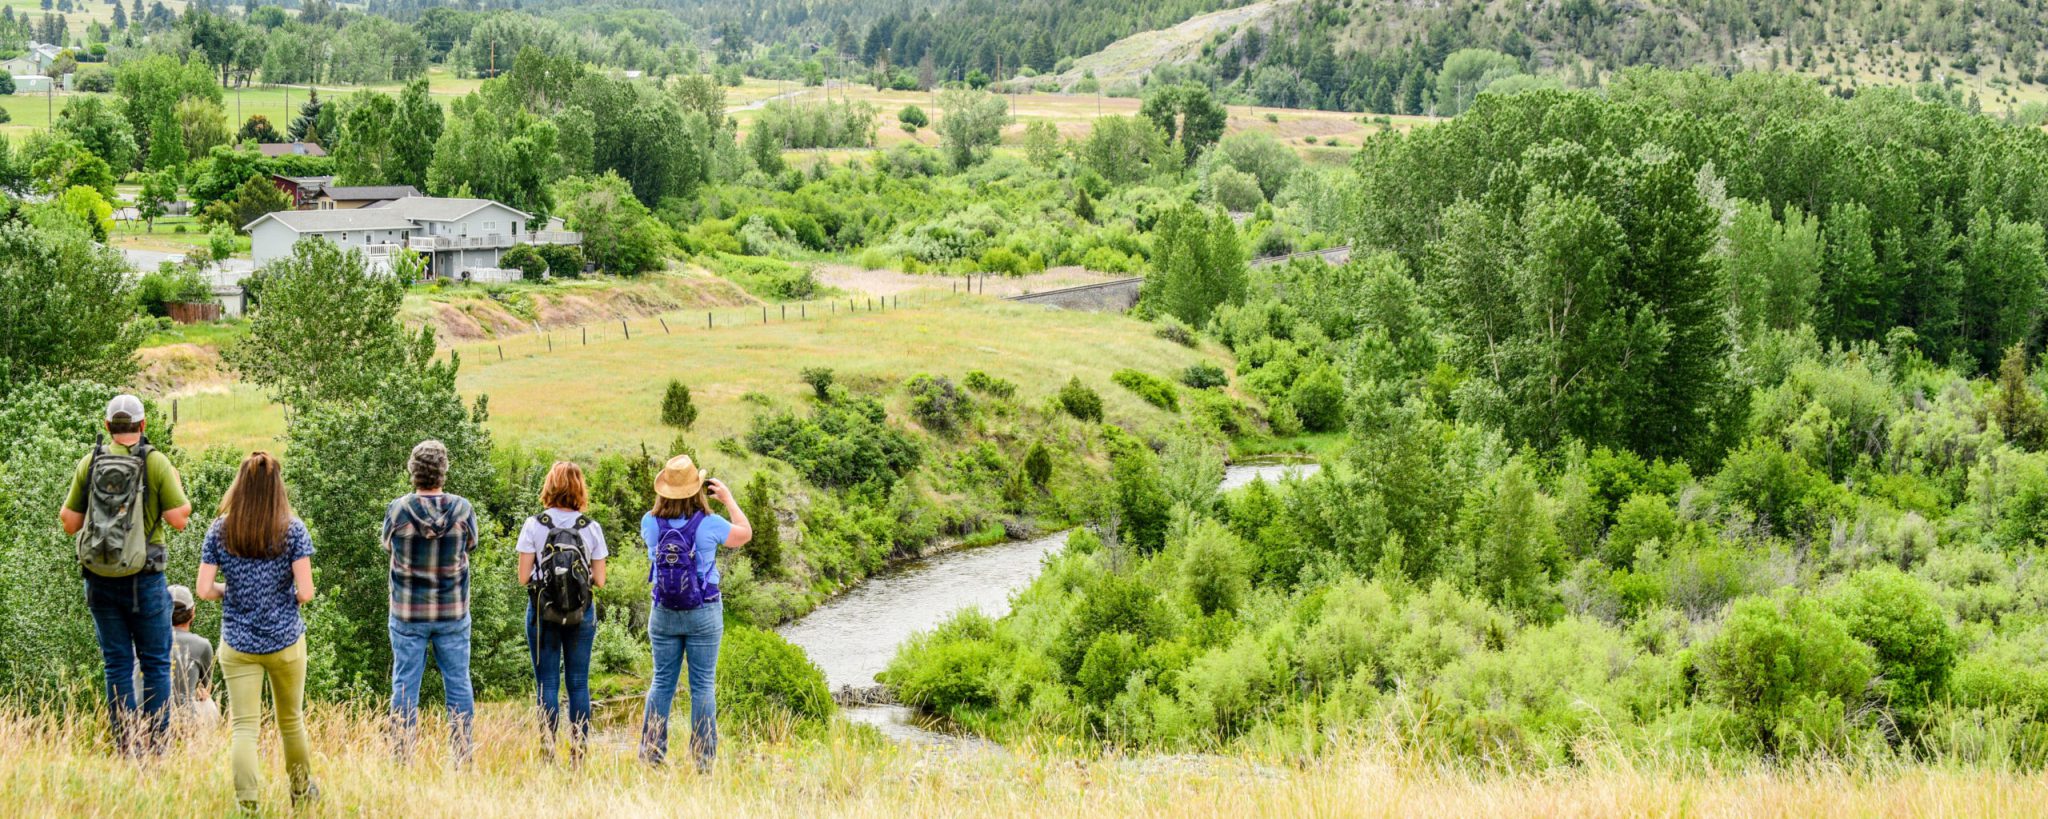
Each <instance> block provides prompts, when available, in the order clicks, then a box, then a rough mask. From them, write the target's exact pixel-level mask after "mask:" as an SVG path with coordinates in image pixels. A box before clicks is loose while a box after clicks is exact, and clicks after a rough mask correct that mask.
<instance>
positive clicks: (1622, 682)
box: [884, 73, 2048, 770]
mask: <svg viewBox="0 0 2048 819" xmlns="http://www.w3.org/2000/svg"><path fill="white" fill-rule="evenodd" d="M1759 142H1760V143H1762V145H1758V144H1756V143H1759ZM1800 146H1808V147H1805V148H1802V147H1800ZM1823 146H1825V147H1823ZM2044 158H2048V135H2044V134H2043V133H2041V132H2040V131H2038V130H2035V129H2026V128H2013V127H2008V126H2004V125H2001V124H1998V123H1996V122H1993V121H1991V120H1988V119H1984V118H1981V117H1973V116H1970V115H1968V114H1966V113H1964V112H1962V111H1958V110H1956V109H1953V108H1949V107H1945V106H1941V105H1936V104H1929V103H1926V102H1922V101H1918V100H1915V99H1912V98H1911V97H1909V96H1906V95H1903V94H1890V93H1884V92H1875V91H1867V92H1865V93H1862V94H1859V95H1857V97H1856V98H1855V99H1854V100H1852V101H1846V102H1845V101H1842V100H1839V99H1835V98H1832V97H1829V96H1827V95H1825V94H1824V93H1822V91H1821V90H1820V89H1818V88H1816V87H1813V86H1811V85H1809V84H1806V83H1803V82H1800V81H1797V80H1790V79H1785V78H1779V77H1772V76H1766V75H1740V76H1737V77H1735V78H1733V79H1723V78H1715V77H1710V76H1708V75H1705V74H1673V73H1639V74H1631V75H1628V76H1626V77H1624V78H1622V79H1621V80H1619V81H1617V82H1616V83H1615V85H1614V87H1613V88H1612V89H1611V90H1610V92H1609V93H1608V94H1606V95H1604V96H1598V95H1592V94H1584V93H1577V94H1574V93H1564V92H1555V91H1552V92H1531V93H1526V94H1521V95H1516V96H1511V97H1508V96H1491V95H1489V96H1485V97H1481V98H1480V100H1479V101H1478V103H1477V104H1476V105H1475V107H1474V108H1473V110H1472V111H1470V112H1468V113H1466V114H1465V115H1464V116H1462V117H1459V118H1458V119H1456V120H1453V121H1450V122H1448V123H1445V124H1441V125H1438V126H1434V127H1430V128H1424V129H1418V130H1416V131H1414V132H1413V133H1412V134H1407V135H1400V134H1389V135H1384V136H1381V137H1379V138H1376V139H1375V140H1373V141H1372V142H1370V143H1369V144H1367V145H1366V146H1365V148H1364V149H1363V150H1362V151H1361V152H1360V153H1359V155H1358V158H1357V160H1356V162H1355V163H1354V170H1355V171H1356V175H1357V177H1356V180H1355V182H1354V183H1353V184H1355V185H1356V186H1357V187H1356V188H1355V189H1354V195H1353V197H1352V198H1348V199H1347V200H1346V201H1347V205H1346V207H1345V209H1344V211H1343V214H1342V216H1341V218H1343V219H1345V220H1348V221H1349V222H1350V225H1351V227H1350V228H1349V229H1348V230H1347V231H1346V232H1347V233H1348V235H1350V236H1351V237H1352V239H1353V241H1354V242H1355V243H1356V246H1357V249H1356V250H1355V251H1354V254H1353V257H1352V261H1351V262H1350V263H1348V264H1346V265H1344V266H1342V267H1337V268H1331V267H1327V266H1324V265H1322V264H1321V263H1319V262H1303V263H1296V264H1292V265H1289V266H1286V267H1281V268H1263V269H1259V270H1254V271H1251V276H1250V281H1249V285H1248V286H1239V285H1237V284H1234V283H1232V279H1233V278H1235V277H1238V276H1242V275H1243V273H1242V271H1241V269H1236V270H1233V269H1230V268H1229V267H1227V266H1217V267H1209V268H1205V266H1204V265H1202V264H1185V265H1180V266H1178V267H1168V268H1164V269H1162V270H1160V271H1159V272H1157V273H1155V274H1154V277H1155V279H1158V280H1157V281H1151V282H1148V285H1147V288H1148V289H1147V297H1146V302H1145V303H1144V304H1141V306H1140V311H1141V312H1144V311H1148V310H1149V311H1154V312H1164V313H1171V314H1173V315H1175V316H1176V317H1178V318H1180V319H1182V320H1183V321H1186V322H1188V323H1189V324H1190V325H1193V326H1197V327H1200V328H1202V330H1203V332H1204V334H1205V335H1207V336H1209V337H1211V338H1214V339H1216V340H1218V341H1220V342H1221V343H1223V344H1224V345H1226V346H1228V347H1229V348H1231V350H1232V352H1233V354H1234V355H1235V358H1236V364H1237V368H1236V383H1238V384H1239V385H1241V386H1242V388H1243V389H1244V391H1245V392H1246V393H1248V394H1249V395H1251V396H1252V397H1254V398H1256V399H1258V401H1259V402H1260V403H1262V404H1263V405H1264V406H1265V407H1267V417H1268V422H1269V423H1270V425H1271V426H1272V427H1273V428H1274V429H1275V430H1276V431H1278V430H1279V429H1280V428H1281V427H1293V426H1295V425H1298V428H1299V429H1300V430H1302V431H1308V432H1316V431H1330V430H1337V431H1341V432H1342V439H1341V443H1337V444H1333V445H1331V448H1332V449H1333V450H1334V451H1335V455H1334V457H1331V458H1329V459H1327V463H1326V467H1327V468H1326V469H1324V470H1323V471H1322V472H1321V473H1319V474H1317V475H1315V476H1314V477H1311V478H1308V479H1306V480H1298V481H1289V482H1286V483H1284V484H1281V485H1277V486H1275V485H1265V484H1258V485H1253V486H1251V487H1248V488H1245V489H1242V490H1239V491H1235V492H1232V493H1229V494H1227V495H1221V496H1219V495H1218V494H1217V493H1216V492H1215V491H1214V487H1215V485H1216V483H1215V480H1214V479H1213V477H1212V476H1213V475H1214V474H1216V473H1217V472H1218V471H1219V470H1220V469H1221V463H1220V455H1219V454H1218V453H1216V452H1213V451H1206V450H1203V449H1201V448H1199V447H1191V446H1187V445H1181V444H1174V443H1171V442H1169V443H1168V445H1166V446H1165V447H1164V448H1163V449H1157V448H1155V447H1151V446H1147V445H1145V444H1146V442H1145V440H1144V437H1143V436H1128V437H1125V436H1118V435H1115V434H1110V435H1107V436H1106V442H1107V445H1108V447H1109V451H1110V455H1111V459H1112V464H1113V465H1112V467H1111V470H1110V474H1111V477H1112V486H1111V488H1110V495H1111V496H1112V498H1113V500H1114V505H1115V508H1114V510H1113V513H1112V514H1111V515H1108V516H1106V517H1104V518H1100V519H1098V520H1096V521H1095V522H1094V525H1093V526H1092V527H1089V528H1087V529H1084V530H1081V531H1077V532H1076V533H1075V534H1073V535H1072V537H1071V538H1070V539H1069V541H1068V547H1067V549H1066V550H1065V552H1064V553H1063V554H1061V555H1059V556H1058V557H1057V558H1054V559H1052V560H1051V561H1049V563H1048V565H1047V568H1046V571H1045V573H1044V574H1043V576H1041V577H1040V578H1039V579H1038V581H1037V582H1036V583H1035V584H1034V585H1033V586H1032V587H1031V588H1030V589H1028V590H1027V591H1025V592H1023V593H1022V594H1020V595H1019V596H1018V598H1017V599H1016V600H1015V601H1014V605H1013V606H1012V607H1011V608H1010V610H1009V613H1008V614H1007V615H1006V616H1004V617H1002V618H1000V619H991V618H989V617H986V616H983V615H981V614H979V613H977V612H973V611H968V612H964V613H962V614H960V615H958V616H956V617H954V618H953V619H952V620H951V621H949V622H947V623H946V624H945V625H943V626H941V627H940V628H938V629H936V630H935V631H933V632H930V633H928V634H925V635H923V636H922V637H920V638H918V639H916V640H914V641H913V642H912V643H910V644H909V645H907V646H906V647H905V648H904V649H903V650H902V651H901V652H900V653H899V655H898V656H897V658H896V659H895V661H894V663H893V664H892V666H891V667H890V668H889V669H888V671H887V672H886V673H885V675H884V682H885V683H886V684H887V685H888V686H889V687H890V688H891V689H892V690H893V691H894V693H895V694H896V695H897V697H898V698H900V699H901V700H902V701H904V702H906V703H910V704H913V705H916V706H918V707H921V708H924V709H927V710H930V711H934V712H937V713H939V714H942V715H944V716H946V717H949V718H950V719H952V720H953V721H955V722H957V723H958V724H960V725H962V726H965V727H967V728H968V729H970V730H973V731H976V732H978V733H983V734H986V735H989V736H992V737H995V738H998V739H1000V740H1003V741H1006V742H1022V741H1030V740H1033V739H1038V740H1047V741H1049V740H1050V739H1051V738H1066V739H1069V740H1073V741H1079V742H1084V743H1090V744H1101V745H1104V746H1107V747H1111V748H1117V749H1124V750H1129V751H1137V750H1141V749H1142V750H1162V751H1187V750H1224V751H1230V750H1233V749H1236V750H1254V751H1258V752H1266V753H1276V754H1282V755H1287V756H1297V755H1300V756H1310V757H1313V756H1315V755H1318V754H1321V753H1324V752H1326V751H1328V750H1330V749H1331V748H1333V747H1335V744H1336V743H1335V738H1337V737H1340V736H1342V735H1343V733H1344V731H1345V730H1347V729H1348V728H1349V727H1351V726H1357V725H1362V724H1364V725H1383V726H1387V728H1386V730H1388V731H1389V732H1390V733H1392V734H1393V735H1394V736H1397V737H1398V738H1399V742H1400V744H1401V746H1402V747H1404V748H1407V749H1409V750H1410V751H1411V752H1413V753H1415V754H1418V755H1420V756H1423V757H1425V758H1429V759H1436V760H1463V761H1467V762H1470V763H1473V764H1477V765H1480V766H1482V767H1485V768H1490V769H1502V770H1552V769H1572V768H1575V767H1577V766H1581V765H1584V764H1585V760H1586V754H1587V753H1588V749H1589V748H1596V747H1601V748H1613V749H1618V750H1617V751H1616V752H1618V753H1623V754H1643V755H1650V756H1654V755H1657V754H1673V755H1677V756H1679V757H1682V758H1689V759H1701V760H1714V761H1716V763H1717V764H1737V765H1740V764H1747V763H1748V762H1749V761H1757V760H1768V761H1772V762H1776V763H1781V764H1791V765H1797V764H1803V761H1810V760H1830V761H1838V762H1841V763H1843V764H1847V765H1850V766H1852V767H1853V766H1861V765H1869V764H1881V765H1889V764H1894V763H1895V762H1897V763H1910V762H1913V761H1930V762H1936V763H1938V764H1949V763H1958V764H1968V765H1982V766H1986V767H1988V768H1991V769H2003V768H2006V767H2007V766H2011V767H2014V768H2017V769H2020V770H2038V769H2039V768H2040V767H2041V765H2042V764H2043V763H2044V762H2048V672H2044V669H2048V663H2044V660H2048V654H2044V652H2048V631H2044V628H2048V579H2044V576H2043V575H2042V574H2041V573H2040V572H2039V571H2037V570H2035V568H2034V566H2035V564H2036V563H2038V561H2039V559H2040V557H2041V555H2042V544H2043V541H2042V538H2043V536H2044V535H2043V533H2044V532H2048V520H2044V519H2043V518H2042V517H2041V514H2040V509H2041V508H2042V507H2043V499H2044V498H2048V451H2043V447H2044V444H2048V438H2044V432H2043V430H2044V426H2043V424H2044V422H2048V412H2044V410H2043V393H2042V387H2043V385H2044V383H2048V376H2044V371H2043V370H2042V369H2041V368H2040V367H2039V366H2038V365H2037V360H2036V355H2035V353H2036V351H2037V350H2038V348H2039V345H2040V339H2041V337H2042V336H2041V333H2042V329H2043V327H2042V309H2041V308H2042V302H2041V299H2042V293H2043V292H2044V286H2048V257H2044V248H2043V230H2042V224H2043V219H2044V217H2048V200H2043V199H2041V198H2040V197H2039V196H2038V190H2036V188H2035V186H2030V185H2027V184H2024V183H2022V182H2020V180H2023V179H2029V178H2032V176H2033V175H2034V173H2035V171H2034V170H2033V169H2035V168H2038V167H2039V164H2040V163H2041V161H2042V160H2043V159H2044ZM1908 166H1910V167H1912V168H1914V169H1915V170H1914V171H1912V172H1911V173H1899V172H1894V171H1891V170H1886V169H1893V168H1904V167H1908ZM1160 255H1162V256H1165V255H1170V254H1167V253H1165V252H1161V254H1160ZM1173 277H1188V278H1189V279H1190V281H1189V282H1186V283H1177V282H1175V281H1174V280H1173ZM1233 292H1235V293H1242V294H1243V295H1242V296H1239V297H1233V296H1231V295H1229V294H1231V293H1233ZM1205 294H1206V295H1205ZM1281 294H1284V297H1283V296H1282V295H1281ZM1134 383H1135V382H1134ZM1134 388H1136V387H1134Z"/></svg>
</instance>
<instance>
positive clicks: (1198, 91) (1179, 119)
mask: <svg viewBox="0 0 2048 819" xmlns="http://www.w3.org/2000/svg"><path fill="white" fill-rule="evenodd" d="M1138 113H1139V114H1140V115H1142V116H1144V117H1145V118H1146V119H1149V120H1151V121H1152V124H1154V125H1157V126H1159V130H1160V131H1162V132H1164V133H1165V134H1166V136H1167V140H1168V141H1169V142H1171V143H1173V145H1174V146H1175V147H1177V148H1179V149H1180V152H1181V164H1182V165H1183V166H1190V165H1193V164H1195V160H1197V159H1200V158H1202V152H1203V151H1206V150H1208V149H1209V146H1211V145H1215V144H1216V141H1217V140H1219V139H1222V138H1223V126H1224V125H1225V123H1226V122H1227V121H1228V120H1229V115H1228V113H1227V112H1225V111H1224V110H1223V106H1221V105H1219V104H1217V102H1216V97H1215V95H1214V94H1211V93H1210V92H1209V88H1208V86H1205V85H1202V84H1201V83H1196V82H1185V83H1181V84H1179V85H1169V86H1166V87H1164V88H1161V89H1159V90H1157V91H1154V92H1152V94H1151V96H1148V97H1146V98H1145V104H1144V105H1142V106H1140V107H1139V109H1138Z"/></svg>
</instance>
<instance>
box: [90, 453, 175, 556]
mask: <svg viewBox="0 0 2048 819" xmlns="http://www.w3.org/2000/svg"><path fill="white" fill-rule="evenodd" d="M107 452H108V453H109V454H113V455H126V454H128V448H127V447H125V446H122V445H120V444H113V443H110V444H107ZM147 468H148V470H149V497H148V498H145V499H144V500H143V504H142V519H143V520H144V521H145V523H144V524H143V532H144V533H146V534H148V535H149V543H150V545H152V546H158V547H161V546H163V545H164V510H165V509H176V508H178V507H180V506H185V505H188V504H190V503H191V502H192V501H191V500H190V499H188V498H186V497H185V485H184V483H182V482H181V481H179V480H178V468H177V467H175V466H172V465H171V458H170V456H168V455H165V454H164V453H163V452H161V451H158V450H150V453H149V463H148V465H147ZM91 470H92V454H91V453H87V454H86V456H85V457H83V458H80V459H78V473H77V474H75V475H73V476H71V494H70V496H69V497H67V498H65V499H64V508H66V509H69V510H71V511H73V512H76V513H78V514H81V515H83V514H85V487H86V479H87V477H88V476H87V474H86V473H88V472H90V471H91ZM162 551H163V550H162V549H161V548H158V549H151V550H150V555H149V566H150V568H152V569H155V570H158V571H162V570H163V565H164V561H163V556H162V554H161V553H162Z"/></svg>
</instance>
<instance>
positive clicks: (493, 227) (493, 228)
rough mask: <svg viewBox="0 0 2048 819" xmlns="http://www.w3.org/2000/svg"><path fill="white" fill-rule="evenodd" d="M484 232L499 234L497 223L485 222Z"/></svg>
mask: <svg viewBox="0 0 2048 819" xmlns="http://www.w3.org/2000/svg"><path fill="white" fill-rule="evenodd" d="M484 232H485V233H497V232H498V223H497V222H485V223H484Z"/></svg>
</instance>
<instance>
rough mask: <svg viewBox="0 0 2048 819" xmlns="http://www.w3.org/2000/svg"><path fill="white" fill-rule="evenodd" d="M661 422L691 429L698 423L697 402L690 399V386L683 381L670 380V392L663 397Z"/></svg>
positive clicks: (678, 427)
mask: <svg viewBox="0 0 2048 819" xmlns="http://www.w3.org/2000/svg"><path fill="white" fill-rule="evenodd" d="M661 422H662V423H663V424H665V425H667V426H672V427H675V428H677V429H689V428H690V426H691V425H693V424H695V423H697V404H696V402H694V401H692V400H690V388H689V387H686V386H684V385H683V382H681V381H675V380H670V381H669V382H668V392H667V394H665V395H663V396H662V398H661Z"/></svg>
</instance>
